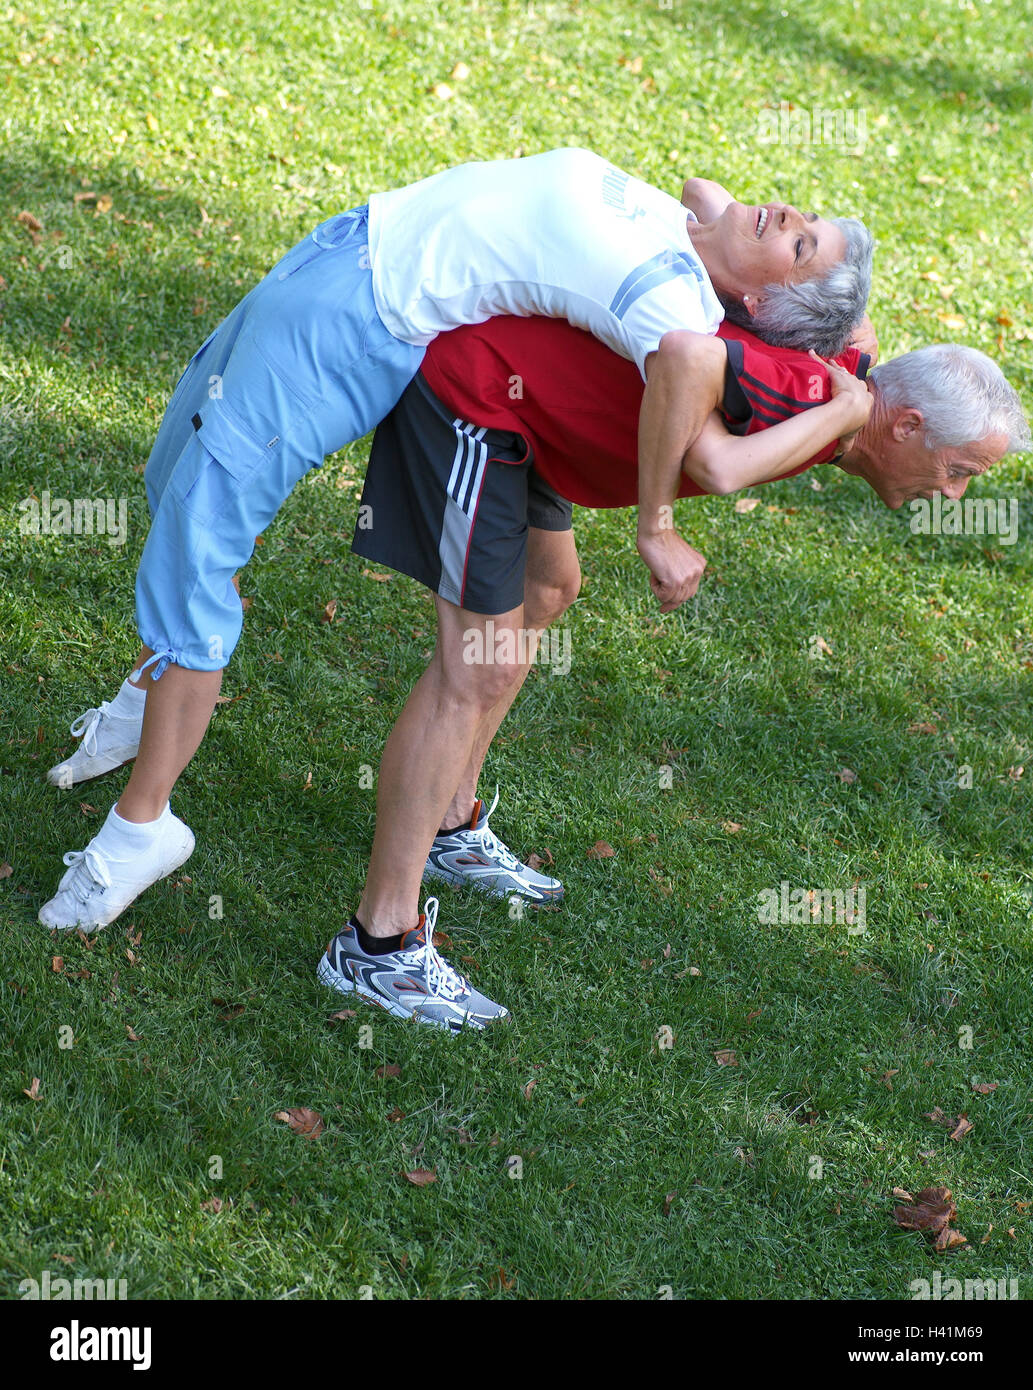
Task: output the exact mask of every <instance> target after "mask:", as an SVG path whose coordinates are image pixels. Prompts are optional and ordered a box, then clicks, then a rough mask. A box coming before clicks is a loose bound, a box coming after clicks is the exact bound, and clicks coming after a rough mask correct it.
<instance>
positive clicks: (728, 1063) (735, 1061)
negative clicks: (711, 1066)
mask: <svg viewBox="0 0 1033 1390" xmlns="http://www.w3.org/2000/svg"><path fill="white" fill-rule="evenodd" d="M714 1061H715V1062H716V1063H717V1065H718V1066H719V1067H737V1066H738V1065H739V1058H738V1057H737V1056H736V1055H735V1051H734V1050H733V1049H732V1048H730V1047H723V1048H722V1049H721V1050H720V1052H715V1053H714Z"/></svg>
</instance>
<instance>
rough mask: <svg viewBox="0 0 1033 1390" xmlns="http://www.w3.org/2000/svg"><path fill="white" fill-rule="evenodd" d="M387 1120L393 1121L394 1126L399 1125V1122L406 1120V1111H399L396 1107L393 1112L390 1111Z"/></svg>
mask: <svg viewBox="0 0 1033 1390" xmlns="http://www.w3.org/2000/svg"><path fill="white" fill-rule="evenodd" d="M387 1118H388V1119H389V1120H390V1121H391V1123H392V1124H397V1123H398V1121H399V1120H404V1119H405V1111H404V1110H399V1108H398V1106H397V1105H396V1106H395V1108H394V1109H393V1110H390V1111H388V1116H387Z"/></svg>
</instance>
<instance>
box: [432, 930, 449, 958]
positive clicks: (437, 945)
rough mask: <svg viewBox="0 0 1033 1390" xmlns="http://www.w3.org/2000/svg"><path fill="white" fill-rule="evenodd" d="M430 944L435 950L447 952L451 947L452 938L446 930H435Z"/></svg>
mask: <svg viewBox="0 0 1033 1390" xmlns="http://www.w3.org/2000/svg"><path fill="white" fill-rule="evenodd" d="M431 944H432V945H433V947H434V949H435V951H444V952H446V954H447V953H448V952H449V951H451V949H452V938H451V937H450V936H449V934H448V932H447V931H436V932H435V933H434V936H433V939H432V943H431Z"/></svg>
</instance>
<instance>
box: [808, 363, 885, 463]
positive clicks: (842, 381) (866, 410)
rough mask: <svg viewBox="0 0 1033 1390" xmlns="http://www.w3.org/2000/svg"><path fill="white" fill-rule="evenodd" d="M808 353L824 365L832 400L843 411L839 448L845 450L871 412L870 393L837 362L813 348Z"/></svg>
mask: <svg viewBox="0 0 1033 1390" xmlns="http://www.w3.org/2000/svg"><path fill="white" fill-rule="evenodd" d="M810 355H811V356H812V357H813V358H814V360H815V362H820V363H821V364H822V365H823V366H824V367H825V369H826V371H827V372H828V374H829V388H830V390H831V392H832V400H833V401H835V402H836V403H837V404H838V405H840V406H841V408H842V409H843V411H844V413H845V416H846V428H845V429H844V431H843V434H842V435H841V436H840V440H839V445H840V449H841V451H843V452H845V451H846V450H847V449H849V448H850V446H851V444H852V443H853V442H854V436H855V435H856V434H857V432H858V430H859V429H861V428H862V426H864V425H866V424H867V423H868V416H869V415H870V414H871V413H872V393H871V392H870V391H869V390H868V387H867V386H866V385H865V383H864V382H863V381H862V380H861V379H860V378H859V377H856V376H854V374H853V372H848V371H846V370H845V368H843V367H841V366H840V365H839V363H838V362H831V361H829V360H828V359H827V358H824V357H819V356H818V354H817V353H816V352H814V351H813V349H812V351H811V354H810Z"/></svg>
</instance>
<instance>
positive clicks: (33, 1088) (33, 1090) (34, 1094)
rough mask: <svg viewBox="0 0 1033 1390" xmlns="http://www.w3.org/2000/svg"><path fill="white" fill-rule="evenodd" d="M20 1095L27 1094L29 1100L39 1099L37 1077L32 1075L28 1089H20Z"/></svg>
mask: <svg viewBox="0 0 1033 1390" xmlns="http://www.w3.org/2000/svg"><path fill="white" fill-rule="evenodd" d="M22 1095H23V1096H28V1098H29V1099H30V1100H39V1077H38V1076H34V1077H33V1078H32V1083H31V1085H30V1086H29V1089H28V1090H25V1089H24V1088H23V1089H22Z"/></svg>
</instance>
